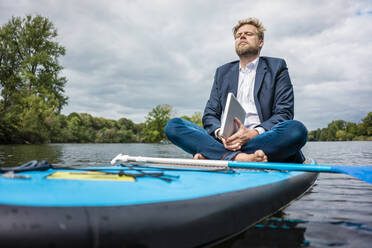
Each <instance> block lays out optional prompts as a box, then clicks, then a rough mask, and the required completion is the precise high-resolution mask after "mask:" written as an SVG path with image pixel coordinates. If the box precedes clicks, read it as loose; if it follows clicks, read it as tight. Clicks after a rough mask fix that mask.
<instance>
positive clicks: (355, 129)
mask: <svg viewBox="0 0 372 248" xmlns="http://www.w3.org/2000/svg"><path fill="white" fill-rule="evenodd" d="M308 140H309V141H357V140H362V141H372V112H369V113H368V114H367V116H366V117H364V118H363V119H362V121H361V122H360V123H353V122H346V121H343V120H335V121H332V122H331V123H329V124H328V126H327V127H326V128H322V129H320V128H318V129H316V130H313V131H310V132H309V134H308Z"/></svg>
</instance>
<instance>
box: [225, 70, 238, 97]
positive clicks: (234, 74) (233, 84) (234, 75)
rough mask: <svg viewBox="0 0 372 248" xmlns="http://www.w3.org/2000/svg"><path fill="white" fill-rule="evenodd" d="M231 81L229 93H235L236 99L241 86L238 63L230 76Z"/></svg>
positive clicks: (230, 72)
mask: <svg viewBox="0 0 372 248" xmlns="http://www.w3.org/2000/svg"><path fill="white" fill-rule="evenodd" d="M227 78H228V80H229V84H230V87H229V92H232V93H234V95H235V97H236V96H237V95H238V84H239V63H236V64H235V65H234V66H233V67H232V68H231V70H230V71H229V74H228V77H227Z"/></svg>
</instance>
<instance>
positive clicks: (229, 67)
mask: <svg viewBox="0 0 372 248" xmlns="http://www.w3.org/2000/svg"><path fill="white" fill-rule="evenodd" d="M238 79H239V61H234V62H231V63H227V64H225V65H223V66H220V67H219V68H217V70H216V74H215V77H214V83H213V87H212V91H211V94H210V97H209V100H208V102H207V105H206V107H205V110H204V115H203V125H204V128H205V129H206V130H207V132H208V133H209V134H210V135H212V136H214V131H215V130H216V129H217V128H220V127H221V121H220V119H221V115H222V111H223V110H224V108H225V105H226V100H227V94H228V93H229V92H232V93H234V95H235V96H236V95H237V90H238ZM254 101H255V103H256V108H257V113H258V116H259V118H260V121H261V124H260V125H259V126H261V127H263V128H264V129H265V130H270V129H271V128H272V127H273V126H274V125H275V124H277V123H279V122H282V121H285V120H292V119H293V113H294V96H293V87H292V83H291V80H290V78H289V74H288V68H287V65H286V63H285V61H284V60H283V59H280V58H271V57H260V58H259V62H258V66H257V71H256V78H255V84H254Z"/></svg>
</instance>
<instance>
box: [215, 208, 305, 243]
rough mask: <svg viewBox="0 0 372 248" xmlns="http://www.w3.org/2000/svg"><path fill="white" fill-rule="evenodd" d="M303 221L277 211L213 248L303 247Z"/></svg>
mask: <svg viewBox="0 0 372 248" xmlns="http://www.w3.org/2000/svg"><path fill="white" fill-rule="evenodd" d="M304 223H306V221H303V220H295V219H286V218H285V213H284V212H279V213H276V214H275V215H274V216H272V217H270V218H267V219H265V220H264V221H262V222H261V223H259V224H257V225H255V226H254V227H252V228H250V229H248V230H247V231H246V232H244V233H242V234H239V235H238V236H236V237H234V238H233V239H230V240H228V241H226V242H224V243H222V244H219V245H216V246H214V248H226V247H231V248H240V247H246V248H248V247H252V248H253V247H255V248H256V247H266V248H276V247H283V248H284V247H285V248H287V247H305V246H308V245H309V242H308V241H307V240H306V239H305V231H306V227H304V226H301V224H304Z"/></svg>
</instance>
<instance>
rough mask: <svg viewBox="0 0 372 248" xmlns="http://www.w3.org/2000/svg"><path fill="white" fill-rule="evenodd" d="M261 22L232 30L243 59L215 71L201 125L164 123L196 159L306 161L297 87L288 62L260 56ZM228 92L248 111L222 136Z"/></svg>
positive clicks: (250, 21) (251, 21)
mask: <svg viewBox="0 0 372 248" xmlns="http://www.w3.org/2000/svg"><path fill="white" fill-rule="evenodd" d="M264 31H265V28H264V27H263V26H262V24H261V23H260V21H259V20H257V19H256V18H248V19H245V20H240V21H239V22H238V24H237V25H236V26H235V27H234V28H233V34H234V38H235V50H236V53H237V55H238V56H239V61H234V62H230V63H227V64H225V65H223V66H221V67H219V68H217V70H216V74H215V78H214V83H213V87H212V91H211V94H210V98H209V100H208V102H207V105H206V107H205V110H204V115H203V125H204V128H205V129H203V128H201V127H199V126H197V125H195V124H193V123H191V122H188V121H186V120H183V119H180V118H174V119H171V120H170V121H169V122H168V124H167V126H166V127H165V132H166V135H167V137H168V139H169V140H170V141H171V142H172V143H174V144H176V145H177V146H179V147H181V148H182V149H183V150H185V151H186V152H189V153H191V154H193V155H194V158H195V159H225V160H236V161H258V162H267V161H273V162H297V163H301V162H303V161H304V157H303V155H302V153H301V151H300V149H301V148H302V147H303V146H304V145H305V143H306V140H307V130H306V127H305V126H304V125H303V124H302V123H301V122H299V121H295V120H293V113H294V96H293V87H292V83H291V81H290V77H289V74H288V69H287V65H286V63H285V61H284V60H283V59H279V58H271V57H263V56H261V57H260V56H259V55H260V51H261V49H262V47H263V44H264ZM229 92H232V93H234V95H235V96H237V99H238V101H239V102H240V104H241V105H242V106H243V108H244V109H245V111H246V112H247V115H246V117H245V120H244V123H241V122H240V121H239V120H238V119H237V118H235V122H236V124H237V125H238V131H237V132H236V133H235V134H233V135H232V136H230V137H221V136H220V133H219V130H220V127H221V120H220V119H221V116H222V112H223V111H224V108H225V104H226V100H227V95H228V93H229Z"/></svg>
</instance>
